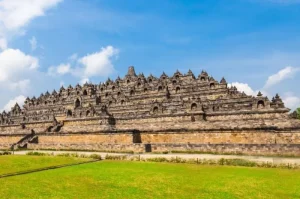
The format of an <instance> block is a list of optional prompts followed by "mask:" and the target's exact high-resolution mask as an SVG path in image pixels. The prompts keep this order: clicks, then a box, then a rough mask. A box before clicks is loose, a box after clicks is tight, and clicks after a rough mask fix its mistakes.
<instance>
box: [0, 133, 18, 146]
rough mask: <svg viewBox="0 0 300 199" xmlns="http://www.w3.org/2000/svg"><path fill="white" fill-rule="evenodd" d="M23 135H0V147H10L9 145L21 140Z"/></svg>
mask: <svg viewBox="0 0 300 199" xmlns="http://www.w3.org/2000/svg"><path fill="white" fill-rule="evenodd" d="M22 138H23V136H0V149H10V147H11V146H12V145H13V144H14V143H17V142H18V141H19V140H21V139H22Z"/></svg>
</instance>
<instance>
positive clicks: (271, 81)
mask: <svg viewBox="0 0 300 199" xmlns="http://www.w3.org/2000/svg"><path fill="white" fill-rule="evenodd" d="M298 71H299V68H294V67H291V66H287V67H285V68H284V69H282V70H280V71H278V72H277V73H276V74H274V75H271V76H269V78H268V80H267V82H266V84H265V86H264V88H265V89H267V88H270V87H272V86H274V85H276V84H278V83H280V82H281V81H283V80H285V79H289V78H292V77H293V76H294V75H295V73H296V72H298Z"/></svg>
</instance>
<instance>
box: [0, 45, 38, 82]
mask: <svg viewBox="0 0 300 199" xmlns="http://www.w3.org/2000/svg"><path fill="white" fill-rule="evenodd" d="M0 63H1V67H0V82H3V81H19V77H20V76H23V74H24V73H28V72H29V71H30V70H35V69H36V68H38V66H39V61H38V59H37V58H35V57H32V56H30V55H26V54H24V53H23V52H21V51H20V50H18V49H17V50H16V49H6V50H4V51H3V52H1V53H0Z"/></svg>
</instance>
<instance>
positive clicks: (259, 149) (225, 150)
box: [27, 143, 300, 156]
mask: <svg viewBox="0 0 300 199" xmlns="http://www.w3.org/2000/svg"><path fill="white" fill-rule="evenodd" d="M27 147H28V149H39V150H41V149H53V150H90V151H115V152H135V153H143V152H187V153H188V152H203V153H218V154H246V155H286V156H300V144H183V143H170V144H161V143H152V144H144V143H141V144H88V143H81V144H77V143H76V144H46V143H44V144H28V146H27Z"/></svg>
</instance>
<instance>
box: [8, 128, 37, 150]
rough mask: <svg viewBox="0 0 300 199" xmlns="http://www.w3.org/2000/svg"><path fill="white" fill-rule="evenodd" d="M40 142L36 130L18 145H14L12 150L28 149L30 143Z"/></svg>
mask: <svg viewBox="0 0 300 199" xmlns="http://www.w3.org/2000/svg"><path fill="white" fill-rule="evenodd" d="M37 142H38V136H37V135H36V134H35V132H34V130H31V133H30V134H28V135H25V136H24V137H23V138H22V139H21V140H19V141H18V142H17V143H14V144H13V145H12V146H11V149H12V150H17V149H26V148H27V144H28V143H37Z"/></svg>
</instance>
